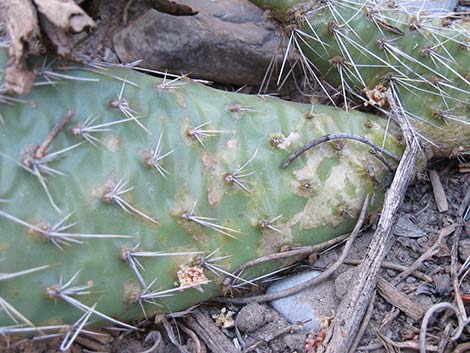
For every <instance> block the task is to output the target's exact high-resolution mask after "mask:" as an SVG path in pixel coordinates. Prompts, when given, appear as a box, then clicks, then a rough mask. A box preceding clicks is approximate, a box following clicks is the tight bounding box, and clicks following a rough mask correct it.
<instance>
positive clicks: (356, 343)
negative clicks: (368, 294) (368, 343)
mask: <svg viewBox="0 0 470 353" xmlns="http://www.w3.org/2000/svg"><path fill="white" fill-rule="evenodd" d="M375 297H376V291H374V294H373V295H372V299H371V301H370V304H369V307H368V308H367V311H366V314H365V315H364V319H363V320H362V323H361V327H359V331H358V333H357V336H356V339H355V340H354V342H353V344H352V346H351V349H350V351H351V352H356V351H357V347H358V346H359V343H361V339H362V336H364V333H365V332H366V329H367V326H368V325H369V321H370V319H371V318H372V312H373V311H374V303H375Z"/></svg>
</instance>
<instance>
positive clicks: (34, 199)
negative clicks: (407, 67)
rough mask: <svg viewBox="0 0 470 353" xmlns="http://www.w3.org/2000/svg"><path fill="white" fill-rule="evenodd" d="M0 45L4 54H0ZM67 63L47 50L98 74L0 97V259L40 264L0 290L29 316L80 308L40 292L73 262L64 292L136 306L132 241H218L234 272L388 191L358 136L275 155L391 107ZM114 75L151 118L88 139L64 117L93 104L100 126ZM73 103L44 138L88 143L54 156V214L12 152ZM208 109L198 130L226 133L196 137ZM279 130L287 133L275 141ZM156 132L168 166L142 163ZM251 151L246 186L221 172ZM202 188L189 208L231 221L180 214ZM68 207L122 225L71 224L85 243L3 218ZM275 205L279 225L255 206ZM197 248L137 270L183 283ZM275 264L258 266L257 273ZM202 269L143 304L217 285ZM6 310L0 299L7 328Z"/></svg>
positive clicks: (114, 310)
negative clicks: (348, 106) (54, 238)
mask: <svg viewBox="0 0 470 353" xmlns="http://www.w3.org/2000/svg"><path fill="white" fill-rule="evenodd" d="M1 55H2V57H1V62H3V63H5V62H6V54H5V53H4V52H3V53H1ZM38 63H39V64H40V63H42V62H41V61H39V62H38V61H37V62H36V65H38ZM63 65H67V64H64V63H62V64H60V63H56V64H55V68H54V67H51V68H50V70H51V71H55V72H56V73H60V74H67V75H71V76H74V77H76V78H78V77H80V78H82V79H83V78H86V79H96V80H99V82H88V81H78V80H76V79H74V80H72V79H67V80H66V79H60V78H59V77H56V79H55V80H59V82H58V83H57V84H56V85H55V86H52V85H50V84H49V85H42V86H37V87H35V88H34V89H33V90H32V92H31V93H30V94H29V95H28V96H26V97H21V99H24V100H25V102H24V103H16V104H11V105H7V104H3V105H1V106H0V112H1V116H2V117H3V120H4V121H3V124H2V125H0V152H1V155H0V199H3V202H2V203H0V212H1V213H0V229H1V235H0V257H1V259H2V261H1V262H0V274H1V273H3V274H9V273H10V274H11V273H16V272H19V271H23V270H27V269H33V268H37V267H39V266H44V265H48V267H47V268H45V269H42V270H40V271H39V270H38V271H35V272H34V273H30V274H26V275H22V276H17V277H15V278H9V279H5V280H3V281H1V277H0V299H2V300H4V301H6V302H7V303H9V304H10V305H11V306H13V307H14V308H15V309H16V310H17V311H18V312H20V313H21V314H22V315H23V316H24V317H25V318H27V319H28V320H29V321H30V322H31V323H34V325H37V326H43V325H51V324H59V325H60V324H68V325H70V324H73V323H74V322H76V321H77V320H78V319H79V317H80V316H81V315H82V314H83V312H82V311H80V310H78V309H77V308H76V307H74V306H73V305H71V304H70V303H67V302H65V301H64V300H62V299H61V298H51V297H50V296H48V290H49V294H51V290H52V289H54V285H57V284H58V283H59V281H60V279H61V278H62V284H64V283H65V282H67V281H68V280H70V279H71V278H73V277H74V275H75V274H77V276H76V277H75V280H74V281H73V283H71V285H70V287H74V286H81V285H92V287H91V288H89V289H86V290H84V291H86V292H87V293H86V294H83V295H70V296H71V297H73V298H75V299H76V300H78V301H79V302H80V303H82V304H85V305H87V306H88V307H91V306H92V305H93V304H95V303H97V306H96V310H97V311H99V312H100V313H103V314H105V315H108V316H111V317H113V318H116V319H118V320H120V321H124V322H128V321H130V320H134V319H137V318H140V317H142V316H143V313H142V309H141V307H140V305H139V304H138V302H134V303H133V302H131V300H130V298H131V297H132V295H134V296H135V295H136V293H138V292H139V291H141V290H142V285H141V284H139V281H138V278H137V275H136V273H135V272H133V270H132V269H131V266H130V265H129V264H128V263H126V262H125V261H124V260H123V259H122V251H123V249H129V248H132V247H135V246H137V245H138V246H137V250H138V251H164V252H173V253H174V252H194V251H201V252H202V253H203V254H204V256H206V255H208V254H210V253H211V252H213V251H215V250H216V249H219V248H220V250H219V251H218V252H217V253H216V255H215V256H216V257H218V256H228V255H229V256H230V258H227V259H224V260H221V261H220V262H218V263H217V265H219V266H221V267H223V268H224V270H226V271H231V270H233V269H234V268H235V267H237V266H239V265H240V264H242V263H244V262H246V261H247V260H250V259H252V258H255V257H259V256H261V255H266V254H270V253H273V252H277V251H279V248H280V246H282V245H290V246H299V245H307V244H314V243H319V242H322V241H325V240H328V239H331V238H334V237H336V236H338V235H340V234H343V233H345V232H348V231H350V230H351V229H352V227H353V226H354V223H355V217H356V216H357V215H358V213H359V211H360V208H361V206H362V202H363V200H364V198H365V195H366V194H367V193H370V194H371V195H372V200H373V202H372V209H373V210H374V209H375V210H377V209H378V208H379V207H380V205H381V202H382V199H383V185H382V184H385V183H386V180H387V179H388V177H389V172H388V171H387V170H386V168H385V167H384V165H383V164H382V163H381V162H379V161H378V160H377V159H376V158H374V157H373V156H371V155H370V154H369V149H370V148H369V147H368V146H365V145H362V144H360V143H357V142H354V141H345V142H344V143H342V144H333V143H331V144H330V143H326V144H322V145H320V146H318V147H317V148H315V149H314V150H313V151H309V152H307V153H305V155H303V156H301V157H300V158H299V159H298V160H296V161H294V163H293V164H292V165H291V166H290V167H289V168H287V169H281V168H280V164H281V162H282V160H283V159H284V158H286V157H287V156H288V155H289V153H291V152H293V151H294V150H295V149H297V148H298V147H300V146H301V145H302V144H304V143H306V142H308V141H309V140H311V139H313V138H316V137H319V136H322V135H325V134H327V133H332V132H348V133H355V134H358V135H363V136H365V137H367V138H369V139H371V140H372V141H374V142H375V143H376V144H381V143H382V140H383V139H384V132H385V124H386V122H385V121H382V120H381V119H377V118H376V117H374V116H372V115H368V114H365V113H360V112H351V113H350V114H349V116H348V115H347V114H346V113H345V112H343V111H341V110H339V109H335V108H332V107H327V106H314V107H312V106H310V105H303V104H297V103H289V102H284V101H281V100H279V99H276V98H272V97H257V96H249V95H242V94H234V93H230V92H222V91H218V90H214V89H212V88H209V87H206V86H204V85H201V84H198V83H194V82H191V81H189V80H186V79H184V78H183V79H181V80H179V81H176V82H174V83H173V84H169V83H168V82H169V79H166V81H162V80H161V79H157V78H155V77H152V76H148V75H144V74H141V73H138V72H135V71H133V70H130V69H125V68H107V69H106V70H101V69H99V70H98V69H97V70H95V71H98V72H99V73H95V72H91V71H89V70H87V69H86V68H82V69H80V67H77V66H76V65H74V67H75V69H70V68H69V69H68V70H66V69H65V68H64V66H63ZM49 77H52V76H49ZM117 78H125V79H126V80H127V81H129V82H132V83H134V84H136V86H134V85H132V84H130V83H128V84H125V86H124V89H123V93H122V96H121V98H125V100H126V101H127V103H128V107H129V108H130V109H132V110H134V111H135V112H136V113H135V115H142V117H141V118H139V120H138V122H139V123H140V124H142V125H143V126H144V127H145V129H144V128H142V127H141V126H139V125H138V124H137V123H136V122H135V121H133V120H132V119H131V120H130V121H127V122H123V123H120V124H116V125H113V126H109V127H108V128H109V130H110V131H105V132H97V133H94V134H93V136H94V137H96V138H98V139H99V140H100V142H95V145H94V146H93V145H92V144H91V143H89V142H88V141H86V140H84V139H80V138H77V137H76V136H74V135H73V134H72V133H71V128H73V127H74V126H75V124H76V123H78V122H80V121H84V120H85V119H86V118H87V117H90V116H94V117H97V119H96V121H95V122H94V123H93V124H94V125H97V124H102V123H105V122H113V121H118V120H121V119H124V118H125V116H124V114H123V113H122V112H121V111H119V110H117V109H114V108H113V107H112V104H110V102H112V101H113V99H114V98H115V97H116V96H118V94H119V92H120V91H121V89H122V87H123V83H122V80H119V79H117ZM38 80H39V81H41V80H42V81H44V79H41V78H39V79H38ZM67 111H72V112H73V113H74V116H73V118H72V120H71V121H70V122H69V123H68V124H67V125H66V126H65V128H64V129H62V130H61V131H60V132H59V133H58V135H57V137H56V138H55V139H54V140H53V141H52V143H51V144H50V146H49V151H48V153H49V154H50V153H54V152H57V151H60V150H62V149H64V148H67V147H70V146H74V145H75V144H77V142H82V144H80V145H78V146H76V147H74V148H72V149H71V150H69V151H67V152H66V153H63V154H60V158H57V159H54V160H53V161H51V162H49V163H47V166H48V167H50V168H53V169H54V170H57V171H59V172H61V173H64V175H47V180H46V185H47V190H48V191H49V193H50V197H51V198H52V200H53V201H54V202H55V203H56V205H57V207H56V208H58V209H60V210H61V212H62V214H59V212H58V211H57V210H56V209H55V207H53V205H52V201H51V200H50V199H49V198H48V196H47V193H46V191H45V188H44V187H43V186H41V184H40V182H39V180H38V178H37V177H36V176H34V175H32V174H31V173H30V172H28V171H27V170H25V169H23V168H21V167H20V166H19V165H18V164H17V163H15V160H16V161H19V160H20V159H21V155H22V151H24V149H25V147H26V146H28V145H31V144H35V145H38V144H40V143H41V142H42V141H43V140H44V138H45V137H46V136H47V135H48V134H49V133H50V132H51V130H52V129H53V127H54V126H55V125H56V124H57V122H58V121H59V120H60V119H61V118H62V117H63V116H64V115H65V114H66V113H67ZM205 123H207V125H204V126H203V127H201V128H200V129H199V130H216V131H222V133H218V132H212V133H208V134H209V135H211V136H209V137H207V138H204V136H202V135H200V136H199V137H200V139H201V141H202V142H203V143H204V146H202V145H201V144H200V143H199V142H198V141H197V140H196V139H195V138H192V137H191V136H190V130H188V129H190V128H191V127H193V128H194V127H197V126H200V125H202V124H205ZM146 130H148V131H149V132H150V134H149V133H148V132H147V131H146ZM193 132H194V130H193ZM279 132H281V133H282V134H284V135H285V136H289V137H288V138H287V139H284V142H283V144H281V145H277V146H276V144H277V143H278V142H279V140H278V139H276V137H278V133H279ZM160 133H162V139H161V144H160V148H161V153H160V156H161V155H163V154H166V153H167V152H170V151H173V152H172V153H171V154H169V155H167V156H166V157H164V158H162V159H161V160H160V166H161V167H163V168H164V169H165V170H166V171H167V172H168V174H165V173H164V172H162V173H163V174H165V177H163V175H162V173H160V172H159V171H158V170H156V169H155V168H150V167H148V166H147V165H146V163H145V158H146V157H148V156H149V151H150V149H151V148H154V147H155V144H156V143H157V141H158V138H159V136H160ZM193 137H194V136H193ZM289 140H290V143H289V142H288V141H289ZM281 141H282V139H281ZM281 147H282V148H281ZM385 147H386V148H387V149H388V150H389V151H391V152H393V153H395V154H397V155H401V152H402V145H401V143H400V142H399V141H397V140H396V139H395V138H394V137H392V136H389V137H387V139H386V144H385ZM283 148H284V149H283ZM256 151H257V152H256ZM46 155H47V154H46ZM252 157H253V160H252V161H251V163H249V164H248V165H247V166H246V168H245V169H244V170H242V173H243V172H244V173H247V174H249V173H251V172H253V174H250V175H247V176H245V177H242V176H240V178H239V179H238V181H240V182H241V185H242V186H244V187H246V188H247V189H249V191H250V192H249V191H248V190H244V188H243V187H241V186H237V185H235V183H229V182H227V180H229V179H227V173H230V172H231V171H232V172H233V171H234V169H235V168H237V167H238V166H240V165H242V164H244V163H246V162H247V161H249V160H250V159H251V158H252ZM43 174H44V173H43ZM121 178H126V181H128V184H127V185H126V187H125V189H127V188H129V187H134V189H132V190H130V191H128V192H126V193H123V194H122V195H121V197H122V199H124V201H125V202H127V204H126V205H128V206H124V207H125V208H127V210H128V211H129V212H126V211H125V210H124V209H123V208H122V207H120V206H119V205H118V204H117V203H116V202H105V201H106V200H105V199H104V197H103V195H104V194H105V192H106V191H109V189H107V187H108V188H109V187H110V186H112V185H115V184H116V183H118V182H119V180H120V179H121ZM108 199H109V195H108ZM108 201H109V200H108ZM196 202H197V205H196V207H195V210H194V214H195V215H197V216H201V217H202V216H203V217H213V218H215V219H216V220H213V221H211V222H213V223H215V224H218V225H221V226H224V227H227V229H225V230H224V232H226V233H228V234H221V233H220V232H217V231H215V230H213V229H209V228H208V227H205V226H202V225H199V224H196V223H195V222H191V221H188V220H185V219H183V217H182V216H183V214H184V213H185V212H186V213H187V212H188V211H190V210H191V208H192V207H193V206H194V204H195V203H196ZM129 205H130V206H129ZM130 207H133V209H131V208H130ZM71 212H73V213H72V215H71V216H70V218H69V219H68V220H67V222H66V223H65V224H70V223H73V222H79V223H78V224H76V225H74V226H73V227H71V228H70V229H67V230H64V232H68V233H86V234H95V235H98V234H116V235H127V236H130V237H131V238H92V239H81V238H76V239H79V240H81V241H83V244H75V243H70V244H68V245H64V244H62V246H61V247H62V248H63V249H62V250H61V249H60V248H59V247H58V246H56V245H54V244H53V243H52V242H51V241H50V240H48V239H45V237H44V236H41V234H40V233H38V232H37V231H32V230H31V229H28V228H29V227H27V226H24V225H21V224H19V222H18V221H15V219H12V218H11V217H12V216H14V217H16V219H17V220H19V219H20V220H23V221H25V222H28V223H30V224H33V225H35V226H41V225H45V224H46V223H47V224H50V225H53V224H55V223H56V222H58V221H59V220H61V219H63V218H64V217H65V216H66V215H68V214H70V213H71ZM279 215H282V217H280V218H279V219H278V220H277V221H276V223H275V224H273V227H275V228H276V229H279V230H280V231H281V233H282V234H281V233H278V232H276V231H275V230H272V229H261V228H260V227H259V223H260V221H262V220H266V219H268V220H269V219H273V218H275V217H277V216H279ZM8 217H9V218H8ZM154 221H158V225H157V224H155V222H154ZM229 235H230V236H233V237H234V238H235V239H233V238H232V237H230V236H229ZM64 239H65V237H63V238H62V239H60V240H64ZM59 245H60V244H59ZM195 258H196V255H183V256H166V257H140V258H139V259H138V260H139V261H140V263H141V264H142V265H143V266H144V267H145V271H143V270H141V269H139V273H140V274H141V276H142V277H143V279H144V280H145V282H146V284H150V283H151V282H152V281H153V280H154V279H155V278H156V279H157V280H156V282H155V283H154V285H153V286H152V287H151V290H150V291H153V290H157V289H161V290H167V289H172V288H176V287H177V286H178V285H177V284H175V282H177V281H178V278H177V272H178V271H179V270H180V269H181V266H183V265H187V266H191V265H192V264H194V259H195ZM268 270H269V269H268V268H267V267H263V268H258V269H257V270H256V271H257V272H256V271H254V272H253V274H252V275H256V274H260V273H265V272H266V271H268ZM78 271H79V272H78ZM204 274H205V276H207V278H208V279H209V280H211V282H210V283H208V284H203V285H202V286H201V287H202V289H203V290H204V291H203V292H200V291H198V290H197V289H194V288H190V289H186V290H183V291H176V292H175V293H174V295H173V296H170V297H166V298H158V299H156V300H155V302H156V303H157V304H158V305H153V304H144V306H145V309H146V313H147V314H148V315H150V314H153V313H156V312H170V311H177V310H181V309H185V308H187V307H189V306H190V305H193V304H195V303H199V302H201V301H203V300H206V299H209V298H211V297H214V296H216V295H219V294H220V293H221V292H220V290H221V288H220V283H221V281H222V279H223V276H222V275H221V276H218V277H217V276H215V275H213V274H212V273H211V272H210V271H209V270H207V269H204ZM92 320H94V321H95V320H96V321H95V323H94V325H110V322H109V321H107V320H104V319H103V320H102V319H100V318H99V317H98V316H96V315H92ZM19 321H20V323H23V322H22V321H21V320H19ZM13 324H14V322H13V321H12V320H11V318H10V317H9V316H8V315H7V314H6V312H5V311H0V328H1V327H2V326H9V325H13Z"/></svg>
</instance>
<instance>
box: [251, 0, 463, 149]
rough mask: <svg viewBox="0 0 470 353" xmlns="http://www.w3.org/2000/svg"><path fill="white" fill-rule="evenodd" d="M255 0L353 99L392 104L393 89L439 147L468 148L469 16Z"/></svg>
mask: <svg viewBox="0 0 470 353" xmlns="http://www.w3.org/2000/svg"><path fill="white" fill-rule="evenodd" d="M254 2H255V3H256V4H258V5H261V6H264V7H265V8H270V9H273V11H274V13H275V14H276V16H277V18H278V20H280V21H281V22H282V21H284V22H285V23H284V26H283V27H282V28H283V29H284V30H285V31H287V32H288V33H287V35H286V37H287V38H289V41H290V47H291V48H296V50H297V56H298V58H300V59H301V60H303V61H304V62H305V63H306V65H310V66H311V67H312V68H313V69H314V70H315V71H316V72H318V77H317V78H321V79H324V80H326V81H328V82H329V83H330V84H332V85H333V86H334V87H335V88H337V90H338V91H339V92H341V93H343V95H344V96H347V97H348V99H354V100H356V101H357V100H358V97H360V99H359V101H361V102H362V103H363V104H365V105H373V106H376V107H377V108H379V109H382V110H384V109H385V110H387V109H389V104H388V103H389V102H388V100H387V98H386V94H385V92H386V91H387V90H389V92H390V93H391V94H392V96H393V97H394V99H395V100H396V101H397V102H398V107H399V109H400V110H401V111H402V113H403V114H404V115H405V117H407V118H408V119H409V120H410V121H411V122H412V125H413V126H414V128H415V133H416V135H417V136H419V137H421V138H422V140H423V141H426V142H428V143H429V144H430V145H431V146H432V149H433V152H434V154H435V155H438V156H452V157H458V156H459V154H464V153H469V152H470V69H469V62H470V26H469V23H468V21H466V20H465V18H461V19H457V18H450V17H448V16H449V15H448V14H445V15H440V14H426V13H419V14H411V13H409V12H407V11H406V10H405V9H403V8H401V7H400V6H398V5H392V4H391V2H387V1H384V2H381V5H377V4H376V2H375V1H368V0H355V1H350V0H335V1H330V0H327V1H293V2H290V1H268V0H267V1H263V2H259V1H254ZM289 4H292V5H293V6H292V7H291V8H290V9H289V10H286V8H287V7H288V5H289ZM317 78H315V79H317ZM347 104H348V105H349V104H350V103H347Z"/></svg>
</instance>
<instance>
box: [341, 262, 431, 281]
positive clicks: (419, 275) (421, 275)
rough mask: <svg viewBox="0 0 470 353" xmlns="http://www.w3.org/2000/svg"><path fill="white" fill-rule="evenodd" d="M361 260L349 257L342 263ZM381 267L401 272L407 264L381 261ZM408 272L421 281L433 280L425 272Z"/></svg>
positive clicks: (349, 263) (357, 263) (351, 263)
mask: <svg viewBox="0 0 470 353" xmlns="http://www.w3.org/2000/svg"><path fill="white" fill-rule="evenodd" d="M362 261H364V260H359V259H349V260H345V261H344V263H345V264H346V265H360V264H361V263H362ZM381 267H382V268H385V269H387V270H394V271H399V272H403V271H406V270H407V269H408V267H407V266H403V265H399V264H396V263H393V262H388V261H384V262H382V265H381ZM410 274H411V275H412V276H413V277H415V278H417V279H420V280H422V281H425V282H429V283H431V282H433V281H434V280H433V279H432V278H431V277H430V276H428V275H427V274H425V273H423V272H420V271H413V272H412V273H410Z"/></svg>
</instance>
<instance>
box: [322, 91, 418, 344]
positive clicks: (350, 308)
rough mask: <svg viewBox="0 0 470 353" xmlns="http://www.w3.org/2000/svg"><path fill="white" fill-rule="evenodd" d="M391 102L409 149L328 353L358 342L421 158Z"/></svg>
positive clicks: (338, 318)
mask: <svg viewBox="0 0 470 353" xmlns="http://www.w3.org/2000/svg"><path fill="white" fill-rule="evenodd" d="M388 100H389V104H390V107H391V109H392V112H393V115H394V116H395V117H396V119H398V121H399V122H400V125H401V127H402V130H403V134H404V137H405V139H406V142H407V147H406V149H405V152H404V153H403V156H402V159H401V161H400V164H399V165H398V168H397V171H396V174H395V177H394V178H393V181H392V184H391V186H390V189H389V190H388V191H387V194H386V197H385V202H384V206H383V210H382V215H381V217H380V220H379V223H378V225H377V230H376V232H375V234H374V236H373V238H372V242H371V244H370V246H369V250H368V252H367V255H366V257H365V261H364V262H363V263H362V264H361V265H360V266H359V267H358V268H359V270H358V273H357V275H356V277H355V281H354V282H355V283H353V284H352V285H351V291H349V293H348V295H347V296H346V298H344V299H343V300H342V302H341V305H340V310H339V312H338V315H337V316H336V318H335V320H334V323H333V326H332V327H331V329H330V331H329V335H330V337H329V343H328V346H327V349H326V353H346V352H349V348H350V347H351V345H352V343H353V342H354V339H355V336H356V334H357V331H358V329H359V326H360V324H361V321H362V319H363V317H364V313H365V312H366V310H367V307H368V306H369V303H370V300H371V298H372V295H373V292H374V289H375V286H376V282H377V276H378V273H379V270H380V265H381V263H382V261H383V259H384V257H385V248H386V245H387V243H388V240H389V238H390V236H391V234H392V230H393V226H394V224H395V223H396V222H395V220H396V215H397V211H398V208H399V207H400V205H401V203H402V201H403V198H404V195H405V192H406V189H407V187H408V183H409V182H410V180H411V178H412V175H413V168H414V167H415V165H416V161H417V158H418V151H419V143H418V141H417V140H416V139H415V138H414V136H413V133H412V127H411V126H410V123H409V121H407V120H406V118H405V117H403V115H402V114H401V112H400V110H399V109H398V107H397V104H396V102H395V100H394V98H393V95H392V94H390V93H389V94H388ZM326 342H328V341H326Z"/></svg>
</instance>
